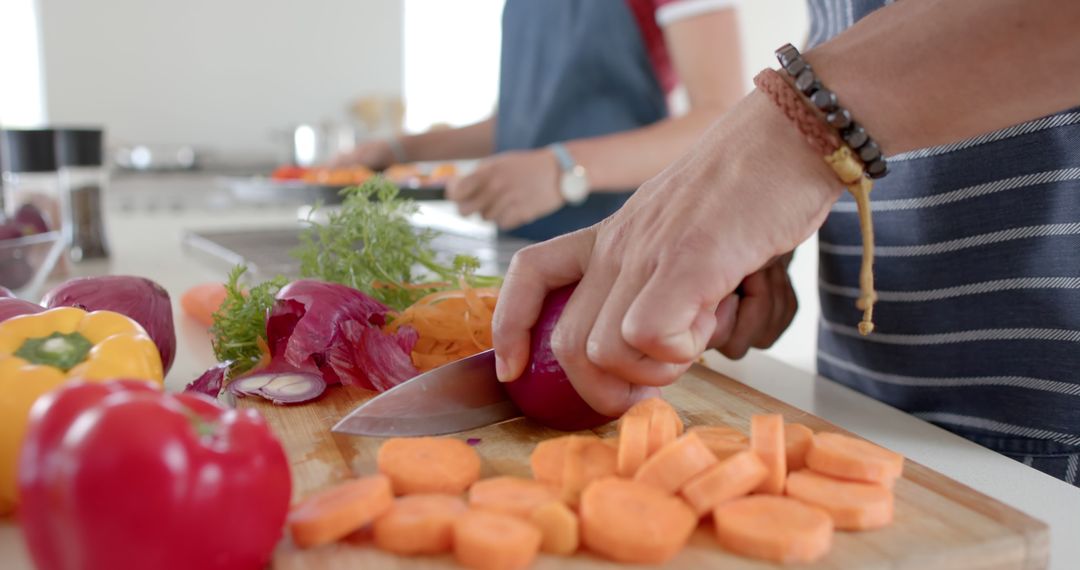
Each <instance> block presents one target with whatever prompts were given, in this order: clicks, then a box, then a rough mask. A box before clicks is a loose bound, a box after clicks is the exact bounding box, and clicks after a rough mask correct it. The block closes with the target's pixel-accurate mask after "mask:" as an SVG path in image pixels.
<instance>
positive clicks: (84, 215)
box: [56, 129, 109, 262]
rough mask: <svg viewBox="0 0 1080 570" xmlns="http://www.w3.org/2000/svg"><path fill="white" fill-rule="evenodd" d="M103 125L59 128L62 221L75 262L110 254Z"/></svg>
mask: <svg viewBox="0 0 1080 570" xmlns="http://www.w3.org/2000/svg"><path fill="white" fill-rule="evenodd" d="M103 139H104V131H102V129H57V130H56V158H57V162H58V164H59V166H60V189H61V196H62V197H63V200H64V203H65V206H66V207H65V208H63V211H64V213H65V214H66V215H67V220H65V222H66V223H64V224H63V225H62V227H63V228H64V232H65V236H64V237H65V238H66V240H67V243H68V257H69V258H70V259H71V260H72V261H75V262H79V261H87V260H91V259H103V258H106V257H108V256H109V248H108V245H107V243H106V239H105V218H104V216H103V215H102V209H103V203H102V202H103V200H104V195H105V188H106V186H107V184H108V172H106V170H105V168H104V154H105V153H104V152H103V146H104V145H103V144H102V143H103Z"/></svg>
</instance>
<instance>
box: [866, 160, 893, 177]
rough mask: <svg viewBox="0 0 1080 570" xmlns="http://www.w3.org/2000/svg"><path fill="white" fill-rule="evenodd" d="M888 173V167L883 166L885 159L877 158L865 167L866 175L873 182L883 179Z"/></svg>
mask: <svg viewBox="0 0 1080 570" xmlns="http://www.w3.org/2000/svg"><path fill="white" fill-rule="evenodd" d="M888 173H889V165H887V164H885V159H883V158H879V159H877V160H875V161H873V162H871V163H870V164H867V165H866V175H867V176H869V177H870V178H873V179H875V180H877V179H878V178H884V177H885V175H886V174H888Z"/></svg>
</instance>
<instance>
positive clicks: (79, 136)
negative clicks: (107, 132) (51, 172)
mask: <svg viewBox="0 0 1080 570" xmlns="http://www.w3.org/2000/svg"><path fill="white" fill-rule="evenodd" d="M104 138H105V137H104V131H103V130H102V129H94V128H70V129H69V128H57V129H56V163H57V166H60V167H64V166H101V165H102V164H104V158H105V154H104V152H103V145H102V140H103V139H104Z"/></svg>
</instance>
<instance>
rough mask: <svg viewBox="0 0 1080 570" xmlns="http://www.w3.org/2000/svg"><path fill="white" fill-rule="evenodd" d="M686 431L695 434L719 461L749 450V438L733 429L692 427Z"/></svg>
mask: <svg viewBox="0 0 1080 570" xmlns="http://www.w3.org/2000/svg"><path fill="white" fill-rule="evenodd" d="M687 431H688V432H693V433H696V434H697V435H698V437H700V438H701V442H702V443H704V444H705V447H708V448H709V451H712V452H713V455H715V456H716V458H717V459H720V460H723V459H726V458H728V457H730V456H732V455H735V454H736V453H738V452H740V451H746V450H747V449H749V448H750V438H749V437H746V434H745V433H743V432H741V431H739V430H737V429H735V428H733V427H729V426H694V427H692V428H690V429H689V430H687Z"/></svg>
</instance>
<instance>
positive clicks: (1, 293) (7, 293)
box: [0, 286, 15, 299]
mask: <svg viewBox="0 0 1080 570" xmlns="http://www.w3.org/2000/svg"><path fill="white" fill-rule="evenodd" d="M14 296H15V293H12V292H11V289H8V288H7V287H3V286H0V299H7V298H8V297H14Z"/></svg>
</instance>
